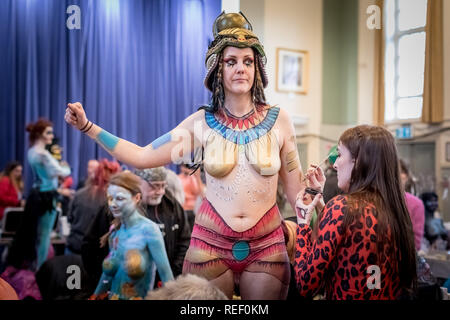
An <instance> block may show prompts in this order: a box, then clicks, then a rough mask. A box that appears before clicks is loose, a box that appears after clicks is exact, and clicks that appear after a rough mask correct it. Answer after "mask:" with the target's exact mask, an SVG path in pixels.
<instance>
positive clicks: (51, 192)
mask: <svg viewBox="0 0 450 320" xmlns="http://www.w3.org/2000/svg"><path fill="white" fill-rule="evenodd" d="M26 129H27V131H28V132H29V142H30V146H31V147H30V149H29V150H28V163H29V164H30V166H31V169H32V172H33V188H32V189H31V191H30V193H29V195H28V197H27V202H26V205H25V211H24V218H23V219H22V222H21V225H20V227H19V228H18V230H17V232H16V235H15V236H14V240H13V242H12V245H11V247H10V249H9V251H8V256H7V259H6V264H7V265H8V266H11V267H14V268H15V269H16V270H27V271H29V272H35V271H36V270H38V269H39V267H40V266H41V265H42V263H44V262H45V260H46V259H47V257H48V255H49V248H50V233H51V231H52V229H53V226H54V224H55V219H56V199H57V196H58V177H60V176H61V177H65V176H68V175H69V174H70V168H69V167H68V166H67V165H62V164H60V163H59V162H58V161H57V160H56V159H55V158H54V157H53V156H52V155H51V154H50V152H48V151H47V150H46V149H45V147H46V145H49V144H51V143H52V140H53V124H52V123H51V122H50V121H49V120H47V119H43V118H41V119H39V120H37V121H36V122H35V123H30V124H28V125H27V128H26ZM31 278H33V279H34V275H33V276H32V277H31ZM23 285H24V287H25V288H32V287H33V286H35V283H26V284H23ZM20 291H21V290H20ZM31 296H33V297H34V298H35V299H40V295H35V294H32V295H31Z"/></svg>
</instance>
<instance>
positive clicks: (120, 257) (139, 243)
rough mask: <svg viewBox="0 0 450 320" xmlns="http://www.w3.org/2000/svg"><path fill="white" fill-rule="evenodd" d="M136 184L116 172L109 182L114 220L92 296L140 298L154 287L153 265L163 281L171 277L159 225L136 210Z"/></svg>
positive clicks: (125, 174)
mask: <svg viewBox="0 0 450 320" xmlns="http://www.w3.org/2000/svg"><path fill="white" fill-rule="evenodd" d="M139 183H140V181H139V178H138V177H137V176H135V175H134V174H132V173H131V172H122V173H119V174H117V175H115V176H113V177H112V178H111V181H110V182H109V186H108V189H107V197H108V206H109V209H110V212H111V213H112V215H113V216H114V218H115V221H116V223H115V224H113V226H115V227H114V229H113V230H111V233H110V235H109V239H108V241H109V248H110V252H109V254H108V256H107V257H106V258H105V260H104V261H103V274H102V276H101V278H100V281H99V283H98V285H97V288H96V290H95V293H94V297H93V298H96V299H100V298H102V297H108V298H109V299H124V300H130V299H143V298H145V296H146V295H147V292H148V290H149V289H150V288H153V285H154V281H155V272H156V268H157V269H158V273H159V275H160V277H161V279H162V281H163V282H167V281H169V280H172V279H173V274H172V270H171V269H170V264H169V259H168V258H167V254H166V250H165V248H164V240H163V237H162V234H161V231H160V230H159V227H158V226H157V225H156V224H155V223H154V222H152V221H151V220H149V219H147V218H146V217H144V216H143V215H142V214H141V213H140V212H139V211H138V209H137V206H138V203H139V201H140V200H141V190H140V189H139Z"/></svg>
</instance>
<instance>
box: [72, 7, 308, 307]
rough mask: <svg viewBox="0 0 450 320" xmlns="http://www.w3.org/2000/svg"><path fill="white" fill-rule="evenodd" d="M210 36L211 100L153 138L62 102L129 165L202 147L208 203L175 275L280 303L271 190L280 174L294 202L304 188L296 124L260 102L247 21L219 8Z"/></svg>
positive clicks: (262, 78) (283, 263)
mask: <svg viewBox="0 0 450 320" xmlns="http://www.w3.org/2000/svg"><path fill="white" fill-rule="evenodd" d="M213 32H214V37H215V39H214V41H213V42H212V43H211V45H210V47H209V49H208V52H207V55H206V66H207V69H208V70H207V76H206V78H205V86H206V87H207V88H208V89H209V90H211V91H212V94H213V95H212V100H211V104H210V105H208V106H205V107H203V108H201V109H200V110H199V111H197V112H196V113H194V114H192V115H191V116H189V117H188V118H186V119H185V120H184V121H183V122H181V123H180V124H179V125H178V126H177V127H176V128H175V129H174V130H172V131H171V132H170V133H167V134H165V135H164V136H162V137H160V138H158V139H157V140H155V141H154V142H153V143H151V144H149V145H147V146H145V147H140V146H137V145H135V144H133V143H131V142H128V141H125V140H123V139H119V138H117V137H115V136H113V135H112V134H110V133H108V132H106V131H105V130H103V129H101V128H100V127H98V126H97V125H95V124H93V123H92V122H90V121H88V119H87V117H86V114H85V112H84V110H83V107H82V106H81V104H80V103H74V104H71V103H69V104H68V108H67V109H66V116H65V119H66V121H67V122H68V123H69V124H71V125H73V126H74V127H76V128H77V129H79V130H81V131H82V132H85V133H86V134H87V135H88V136H89V137H91V138H92V139H95V140H96V141H97V142H98V143H99V144H101V145H102V146H103V147H104V148H105V149H106V150H108V151H109V152H110V153H111V154H112V155H113V156H114V157H116V158H117V159H119V160H121V161H123V162H125V163H127V164H130V165H133V166H135V167H137V168H148V167H156V166H160V165H165V164H167V163H170V162H174V161H176V160H178V158H177V157H178V156H182V157H189V156H190V153H191V152H194V153H196V152H195V151H196V150H197V149H194V146H195V145H197V146H200V148H199V150H202V151H203V152H202V153H201V154H202V160H203V164H204V168H205V171H206V180H207V190H206V199H205V200H204V202H203V204H202V206H201V208H200V210H199V212H198V213H197V215H196V218H195V225H194V229H193V232H192V238H191V244H190V247H189V250H188V252H187V254H186V258H185V262H184V267H183V272H184V273H194V274H197V275H200V276H203V277H205V278H207V279H208V280H210V281H212V282H213V283H214V284H215V285H217V286H218V287H219V288H220V289H221V290H222V291H224V293H225V294H226V295H227V296H228V297H232V295H233V290H234V288H235V286H239V290H240V294H241V298H242V299H284V298H285V297H286V294H287V287H288V284H289V278H290V274H289V259H288V255H287V253H286V247H285V241H284V235H283V230H282V227H281V224H282V218H281V214H280V212H279V210H278V207H277V206H276V190H277V187H276V186H277V181H278V178H279V177H280V178H281V180H282V182H283V185H284V190H285V192H286V195H287V198H288V200H289V202H290V204H291V206H292V207H293V208H294V207H295V199H296V196H297V194H298V192H299V191H300V189H301V188H302V187H303V184H302V179H301V168H300V162H299V157H298V154H297V148H296V144H295V138H293V137H295V133H294V128H293V125H292V122H291V120H290V119H289V116H288V114H287V112H286V111H284V110H283V109H280V108H278V107H271V106H270V105H268V103H267V102H266V101H265V96H264V88H265V87H266V86H267V75H266V73H265V65H266V58H265V53H264V49H263V46H262V45H261V43H260V42H259V40H258V38H257V36H256V35H255V34H254V33H253V32H252V27H251V25H250V23H249V22H248V20H247V19H246V18H245V17H244V16H243V15H242V14H236V13H232V14H223V13H222V14H221V15H220V16H219V17H218V18H217V19H216V21H215V23H214V26H213ZM180 145H183V146H186V145H187V146H188V147H187V148H181V147H180Z"/></svg>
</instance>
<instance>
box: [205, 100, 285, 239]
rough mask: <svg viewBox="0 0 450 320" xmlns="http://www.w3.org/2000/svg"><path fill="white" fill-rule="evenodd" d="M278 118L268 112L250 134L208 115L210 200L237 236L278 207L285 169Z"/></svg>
mask: <svg viewBox="0 0 450 320" xmlns="http://www.w3.org/2000/svg"><path fill="white" fill-rule="evenodd" d="M278 113H279V108H275V107H272V108H270V109H268V110H265V111H262V113H261V116H260V118H259V119H258V120H255V121H254V125H251V124H250V125H249V126H250V129H249V128H248V127H246V126H245V125H244V126H242V128H239V124H237V123H235V126H233V123H230V124H227V123H226V122H224V121H223V120H222V119H220V118H218V117H215V116H214V115H213V114H211V113H208V112H205V125H206V128H207V129H208V130H209V133H208V134H206V135H204V137H205V139H204V141H203V146H204V162H203V163H204V167H205V172H206V181H207V190H206V198H207V199H208V200H209V201H210V202H211V204H212V205H213V206H214V208H216V210H217V211H218V212H219V213H220V214H221V216H222V218H223V219H224V220H225V222H226V223H227V224H228V225H229V226H230V227H231V228H232V229H233V230H235V231H238V232H241V231H245V230H248V229H249V228H251V227H252V226H254V225H255V224H256V222H257V221H259V219H260V218H261V217H262V216H263V215H264V214H265V213H266V212H267V210H269V209H270V208H271V207H272V206H273V204H274V203H275V200H276V190H277V182H278V171H279V170H280V166H281V162H280V148H281V146H280V144H279V141H281V140H280V137H279V135H278V133H279V132H280V129H279V128H278V126H277V119H278ZM221 120H222V121H221ZM223 150H225V152H222V151H223Z"/></svg>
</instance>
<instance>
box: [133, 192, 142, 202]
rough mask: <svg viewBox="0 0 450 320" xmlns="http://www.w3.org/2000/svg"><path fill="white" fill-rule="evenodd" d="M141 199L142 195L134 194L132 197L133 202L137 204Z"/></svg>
mask: <svg viewBox="0 0 450 320" xmlns="http://www.w3.org/2000/svg"><path fill="white" fill-rule="evenodd" d="M141 199H142V194H141V193H136V195H135V196H134V202H135V203H139V202H141Z"/></svg>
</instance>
